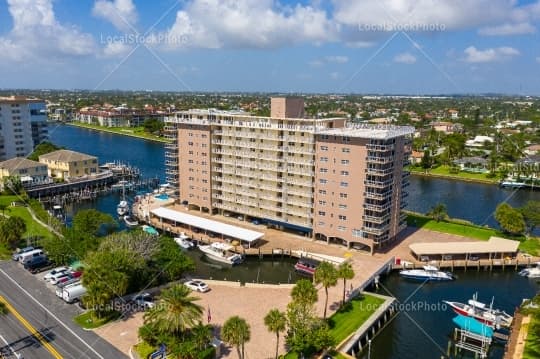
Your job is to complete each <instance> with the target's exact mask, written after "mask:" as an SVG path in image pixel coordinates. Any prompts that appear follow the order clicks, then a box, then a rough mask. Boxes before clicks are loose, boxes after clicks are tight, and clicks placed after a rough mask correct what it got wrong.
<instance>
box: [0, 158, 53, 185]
mask: <svg viewBox="0 0 540 359" xmlns="http://www.w3.org/2000/svg"><path fill="white" fill-rule="evenodd" d="M6 177H18V178H19V179H20V180H21V182H22V183H23V184H24V185H35V184H45V183H48V182H49V181H48V179H49V173H48V169H47V165H45V164H43V163H40V162H36V161H32V160H29V159H26V158H24V157H15V158H12V159H9V160H7V161H3V162H0V180H1V182H2V183H3V180H4V178H6Z"/></svg>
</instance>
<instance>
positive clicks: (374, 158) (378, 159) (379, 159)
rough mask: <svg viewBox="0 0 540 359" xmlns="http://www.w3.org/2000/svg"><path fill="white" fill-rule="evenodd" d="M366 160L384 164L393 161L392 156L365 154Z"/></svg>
mask: <svg viewBox="0 0 540 359" xmlns="http://www.w3.org/2000/svg"><path fill="white" fill-rule="evenodd" d="M366 161H367V162H368V163H369V162H371V163H379V164H386V163H392V162H394V157H393V156H367V158H366Z"/></svg>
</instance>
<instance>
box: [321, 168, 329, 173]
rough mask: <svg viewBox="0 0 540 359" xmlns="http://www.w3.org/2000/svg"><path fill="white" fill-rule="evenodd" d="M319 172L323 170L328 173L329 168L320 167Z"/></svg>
mask: <svg viewBox="0 0 540 359" xmlns="http://www.w3.org/2000/svg"><path fill="white" fill-rule="evenodd" d="M319 172H321V173H327V172H328V168H320V169H319Z"/></svg>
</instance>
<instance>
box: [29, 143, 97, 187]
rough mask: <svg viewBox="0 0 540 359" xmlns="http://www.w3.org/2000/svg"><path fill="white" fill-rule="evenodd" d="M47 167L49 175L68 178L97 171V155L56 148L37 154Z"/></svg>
mask: <svg viewBox="0 0 540 359" xmlns="http://www.w3.org/2000/svg"><path fill="white" fill-rule="evenodd" d="M39 162H41V163H44V164H46V165H47V166H48V167H49V176H50V177H54V178H62V179H64V180H69V179H72V178H77V177H82V176H88V175H93V174H96V173H97V172H98V159H97V157H94V156H90V155H87V154H84V153H79V152H75V151H70V150H58V151H54V152H51V153H47V154H45V155H41V156H39Z"/></svg>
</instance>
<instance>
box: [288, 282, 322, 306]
mask: <svg viewBox="0 0 540 359" xmlns="http://www.w3.org/2000/svg"><path fill="white" fill-rule="evenodd" d="M291 297H292V299H293V301H294V302H297V303H300V304H304V305H311V304H315V303H316V302H317V300H318V294H317V289H316V288H315V286H314V285H313V283H312V282H311V281H310V280H307V279H300V280H299V281H298V282H296V284H295V286H294V287H293V289H292V291H291Z"/></svg>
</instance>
